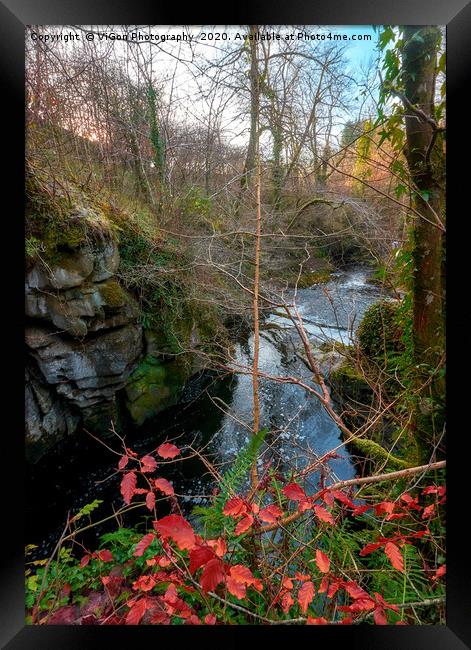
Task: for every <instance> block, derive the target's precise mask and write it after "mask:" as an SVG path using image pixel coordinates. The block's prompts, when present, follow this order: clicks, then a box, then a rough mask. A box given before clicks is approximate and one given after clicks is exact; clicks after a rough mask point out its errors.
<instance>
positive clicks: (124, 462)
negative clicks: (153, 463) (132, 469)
mask: <svg viewBox="0 0 471 650" xmlns="http://www.w3.org/2000/svg"><path fill="white" fill-rule="evenodd" d="M128 461H129V458H128V456H121V458H120V459H119V463H118V469H124V468H125V467H126V465H127V464H128Z"/></svg>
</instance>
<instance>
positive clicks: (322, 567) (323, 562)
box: [316, 549, 330, 573]
mask: <svg viewBox="0 0 471 650" xmlns="http://www.w3.org/2000/svg"><path fill="white" fill-rule="evenodd" d="M316 564H317V568H318V569H319V571H320V572H321V573H329V570H330V560H329V558H328V557H327V555H326V554H325V553H323V552H322V551H321V550H320V549H316Z"/></svg>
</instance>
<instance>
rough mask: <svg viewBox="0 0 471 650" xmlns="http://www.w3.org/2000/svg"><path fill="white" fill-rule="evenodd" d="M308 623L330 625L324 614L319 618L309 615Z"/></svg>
mask: <svg viewBox="0 0 471 650" xmlns="http://www.w3.org/2000/svg"><path fill="white" fill-rule="evenodd" d="M306 625H329V621H327V620H326V619H325V618H324V617H323V616H320V617H319V618H312V616H308V617H307V621H306Z"/></svg>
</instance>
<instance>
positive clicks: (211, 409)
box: [26, 268, 384, 557]
mask: <svg viewBox="0 0 471 650" xmlns="http://www.w3.org/2000/svg"><path fill="white" fill-rule="evenodd" d="M368 278H369V271H368V270H365V269H363V268H356V269H350V270H348V271H342V272H338V273H336V274H333V276H331V279H330V281H329V282H328V283H326V284H324V285H316V286H314V287H310V288H307V289H301V290H299V291H298V293H297V295H296V304H297V307H298V311H299V314H300V315H301V317H302V319H303V322H304V325H305V329H306V331H307V332H308V334H309V338H310V340H311V341H312V342H313V343H314V344H321V343H323V342H326V341H332V340H334V341H340V342H343V343H346V344H348V343H350V342H351V337H352V336H353V335H354V332H355V329H356V327H357V326H358V323H359V322H360V320H361V317H362V315H363V313H364V311H365V309H366V308H367V307H368V306H369V305H370V304H372V303H373V302H376V301H377V300H378V299H380V298H381V297H383V296H384V293H383V292H382V290H381V289H380V288H379V287H377V286H375V285H373V284H371V283H369V282H368ZM285 297H286V300H287V302H290V301H291V300H292V299H293V292H290V293H289V294H287V295H286V296H285ZM299 350H300V347H299V337H298V335H297V333H296V331H295V330H294V328H293V326H292V324H291V323H290V321H288V320H287V319H286V318H285V317H283V315H282V314H279V313H273V314H271V315H269V316H268V317H267V318H266V319H265V320H264V321H263V324H262V327H261V336H260V362H259V363H260V365H259V367H260V371H261V372H262V373H266V374H268V375H270V376H274V377H280V376H282V377H286V376H293V377H296V378H299V379H301V380H303V381H305V382H310V379H311V376H312V373H311V372H310V371H309V370H308V368H307V367H306V365H305V363H303V361H302V359H301V358H300V356H299V354H298V353H299ZM252 355H253V336H250V337H249V338H248V340H245V341H241V342H239V343H238V344H237V346H236V351H235V359H234V363H235V364H236V365H238V364H240V366H244V367H247V369H249V368H250V365H251V363H252ZM252 407H253V397H252V378H251V376H250V374H235V375H233V376H229V377H226V378H225V379H223V380H221V379H219V380H218V379H214V378H213V377H211V376H210V375H204V376H201V377H200V378H199V379H197V380H194V381H192V382H190V383H189V385H188V386H187V388H186V389H185V391H184V395H183V397H182V401H181V403H180V404H179V405H177V406H175V407H172V408H170V409H167V410H166V411H165V412H163V413H161V414H159V415H158V416H157V417H156V418H155V419H154V420H152V421H150V422H147V423H146V424H145V425H144V426H143V427H141V428H140V430H138V431H134V432H129V433H127V434H126V441H127V444H128V445H129V446H131V447H132V448H133V449H134V450H135V451H137V452H138V453H139V454H144V453H147V452H149V451H152V450H153V449H155V448H156V447H157V446H158V445H159V444H160V442H162V441H163V440H165V439H167V438H168V439H172V440H173V439H176V444H177V445H178V446H179V447H181V448H184V447H185V446H186V445H189V444H191V445H193V447H196V448H201V447H203V446H204V452H205V455H207V456H208V457H209V458H210V459H211V460H212V461H213V462H214V463H216V464H217V465H218V466H219V468H220V471H224V469H225V468H229V467H230V466H231V464H232V463H233V461H234V459H235V457H236V456H237V454H238V453H239V451H240V450H241V449H242V448H244V447H245V446H246V445H247V443H248V442H249V439H250V435H251V433H250V425H251V422H252ZM260 407H261V414H260V415H261V417H260V422H261V427H263V428H266V429H267V430H268V431H269V434H267V438H266V441H265V445H264V448H263V450H264V451H263V452H262V454H261V458H260V460H259V473H263V472H264V471H265V470H266V468H267V467H268V466H269V465H270V466H271V467H276V468H278V469H279V470H280V471H283V472H285V473H286V472H288V473H289V472H290V471H291V470H294V469H300V468H304V467H306V466H307V464H309V465H311V464H313V463H314V462H315V460H316V458H317V457H318V456H321V455H323V454H325V453H327V452H329V451H331V450H332V449H335V448H337V447H338V446H339V445H340V444H341V442H342V439H341V434H340V431H339V429H338V427H337V426H336V425H335V423H334V422H333V421H332V420H331V418H330V417H329V416H328V415H327V413H326V412H325V410H324V408H323V407H322V405H321V404H320V402H319V401H318V400H317V399H316V398H315V396H313V395H312V394H309V393H308V392H307V391H306V390H305V389H303V388H302V387H300V386H298V385H296V384H293V383H280V382H277V381H273V380H271V379H268V378H267V379H261V381H260ZM110 444H111V445H113V444H114V443H113V442H111V443H110ZM117 459H118V456H114V455H113V454H112V453H111V452H110V451H109V450H107V449H105V448H104V447H103V446H102V445H100V444H99V443H98V442H96V441H95V440H93V439H92V438H90V437H89V436H87V435H86V434H85V433H82V434H80V435H77V436H75V437H74V438H73V440H70V441H64V442H63V443H62V444H61V445H59V446H58V447H57V448H56V449H55V450H54V451H53V452H51V453H49V454H48V455H47V457H46V458H44V459H43V460H42V461H40V463H38V464H37V465H35V466H34V467H31V468H29V470H28V477H27V513H26V514H27V520H26V539H27V542H28V543H34V544H37V545H38V546H39V548H38V549H36V551H35V552H34V555H33V557H34V556H36V557H44V556H46V555H48V554H49V553H51V551H52V549H53V548H54V545H55V543H56V541H57V539H58V535H59V534H60V532H61V529H62V528H63V525H64V522H65V518H66V515H67V513H68V512H70V513H72V514H73V513H75V512H77V511H78V510H79V509H80V508H81V507H82V506H83V505H84V504H86V503H90V502H91V501H93V499H102V500H103V501H104V503H103V505H102V506H100V509H99V510H98V511H97V514H98V516H99V515H101V516H102V517H105V516H106V515H107V514H109V513H110V512H111V511H110V508H111V504H113V503H114V505H115V507H116V508H119V507H120V506H121V505H122V500H121V497H120V494H119V475H117V474H116V473H115V468H116V462H117ZM355 473H356V470H355V465H354V463H353V460H352V458H351V457H350V455H349V453H348V451H347V450H346V448H345V447H344V446H342V447H340V448H339V450H338V456H337V457H334V458H332V459H330V460H329V461H328V463H327V465H326V467H325V469H324V470H323V471H322V477H323V480H326V481H327V482H329V481H333V480H336V479H348V478H352V477H354V476H355ZM159 475H162V476H165V477H166V478H168V479H169V480H171V481H172V482H173V484H174V487H175V491H176V493H177V494H179V495H182V496H181V498H180V502H181V503H182V505H183V508H184V510H185V512H186V513H187V514H189V513H190V511H191V508H192V507H193V505H194V504H195V503H203V504H204V503H207V498H206V497H207V495H209V494H211V491H212V489H213V487H214V478H213V477H212V476H211V474H209V473H208V471H207V468H206V467H205V465H204V464H203V463H202V462H201V461H200V460H199V459H198V458H195V457H193V458H191V459H189V460H185V461H184V462H178V463H175V464H172V465H170V466H168V467H167V468H165V467H164V468H163V469H162V471H161V472H160V474H159ZM319 478H320V475H319V471H318V470H317V469H316V470H313V471H312V472H310V473H308V474H307V479H308V481H307V490H308V491H313V490H315V488H316V485H317V484H318V481H319ZM136 512H137V511H136ZM163 514H166V512H164V511H159V516H161V515H163ZM139 516H142V513H141V514H140V515H139ZM135 522H136V515H134V516H130V515H129V516H127V518H125V520H124V524H125V525H126V524H132V523H135ZM115 526H116V522H114V521H113V524H112V526H111V528H113V527H115ZM105 530H107V526H101V527H99V528H97V529H93V530H92V532H91V533H90V534H89V535H88V537H87V538H86V539H84V543H86V544H87V545H90V546H92V545H93V543H94V537H95V536H97V535H98V534H100V533H102V532H104V531H105Z"/></svg>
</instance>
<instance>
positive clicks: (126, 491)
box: [120, 472, 137, 505]
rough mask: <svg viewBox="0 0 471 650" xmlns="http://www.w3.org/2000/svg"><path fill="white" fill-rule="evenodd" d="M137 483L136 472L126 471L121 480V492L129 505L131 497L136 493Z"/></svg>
mask: <svg viewBox="0 0 471 650" xmlns="http://www.w3.org/2000/svg"><path fill="white" fill-rule="evenodd" d="M136 485H137V476H136V474H135V472H126V474H125V475H124V476H123V478H122V480H121V488H120V489H121V494H122V496H123V499H124V503H125V504H126V505H129V504H130V503H131V499H132V498H133V496H134V493H135V491H136Z"/></svg>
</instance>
